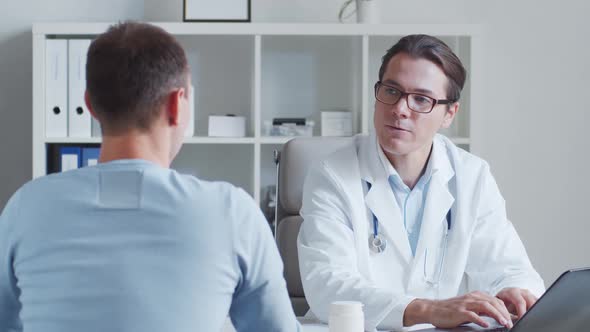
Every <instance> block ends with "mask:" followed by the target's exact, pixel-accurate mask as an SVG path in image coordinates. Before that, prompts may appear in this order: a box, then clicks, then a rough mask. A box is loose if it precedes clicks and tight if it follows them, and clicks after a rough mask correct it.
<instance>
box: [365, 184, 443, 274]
mask: <svg viewBox="0 0 590 332" xmlns="http://www.w3.org/2000/svg"><path fill="white" fill-rule="evenodd" d="M369 190H371V184H370V183H369V182H367V191H369ZM371 214H372V215H373V234H371V235H370V236H369V248H370V249H371V251H373V252H374V253H377V254H379V253H382V252H384V251H385V249H386V248H387V240H386V239H384V238H383V237H382V236H381V234H379V221H378V220H377V216H376V215H375V214H374V213H371ZM450 230H451V209H449V212H447V229H446V231H445V244H444V247H445V248H444V249H446V241H447V237H448V235H449V231H450ZM444 249H443V250H444ZM443 259H444V252H443ZM424 262H425V264H426V259H425V260H424ZM441 265H442V264H441Z"/></svg>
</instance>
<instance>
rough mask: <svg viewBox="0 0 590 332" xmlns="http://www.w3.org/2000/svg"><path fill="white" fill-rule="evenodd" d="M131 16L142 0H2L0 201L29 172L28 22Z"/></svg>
mask: <svg viewBox="0 0 590 332" xmlns="http://www.w3.org/2000/svg"><path fill="white" fill-rule="evenodd" d="M132 18H133V19H142V18H143V0H125V1H123V0H102V1H92V0H57V1H46V0H20V1H19V0H1V1H0V114H1V115H2V118H1V120H0V156H1V163H0V207H4V204H5V203H6V201H7V200H8V198H10V195H11V194H12V193H13V192H14V191H15V190H16V189H17V188H18V187H20V186H21V185H22V184H23V183H25V182H26V181H28V180H29V179H30V178H31V174H32V148H31V147H32V132H31V130H32V109H33V106H32V105H33V102H32V91H31V89H32V82H31V81H32V77H31V76H32V61H33V60H32V43H33V42H32V34H31V27H32V24H33V23H36V22H51V21H59V22H61V21H75V22H84V21H109V22H110V21H117V20H121V19H132Z"/></svg>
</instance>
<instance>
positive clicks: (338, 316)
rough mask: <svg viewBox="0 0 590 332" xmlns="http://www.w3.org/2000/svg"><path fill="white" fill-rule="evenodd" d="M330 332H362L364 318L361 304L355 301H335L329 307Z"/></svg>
mask: <svg viewBox="0 0 590 332" xmlns="http://www.w3.org/2000/svg"><path fill="white" fill-rule="evenodd" d="M328 326H329V327H330V332H363V331H364V330H365V316H364V313H363V304H362V303H361V302H357V301H337V302H332V304H331V305H330V318H329V319H328Z"/></svg>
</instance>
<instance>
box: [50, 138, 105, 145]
mask: <svg viewBox="0 0 590 332" xmlns="http://www.w3.org/2000/svg"><path fill="white" fill-rule="evenodd" d="M101 140H102V139H101V137H47V138H45V143H56V144H78V143H82V144H87V143H90V144H91V143H98V144H100V142H101Z"/></svg>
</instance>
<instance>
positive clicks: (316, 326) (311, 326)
mask: <svg viewBox="0 0 590 332" xmlns="http://www.w3.org/2000/svg"><path fill="white" fill-rule="evenodd" d="M297 320H298V321H299V322H300V323H301V326H302V327H303V331H302V332H329V331H330V329H329V328H328V325H326V324H322V323H318V322H315V321H310V320H306V319H305V318H303V317H297ZM432 327H433V326H432V325H429V324H420V325H415V326H412V327H411V328H407V329H404V330H403V331H418V330H422V329H427V328H432ZM222 332H236V330H235V329H234V327H233V325H232V324H231V321H230V320H229V318H228V319H227V321H226V322H225V327H224V328H223V331H222Z"/></svg>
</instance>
